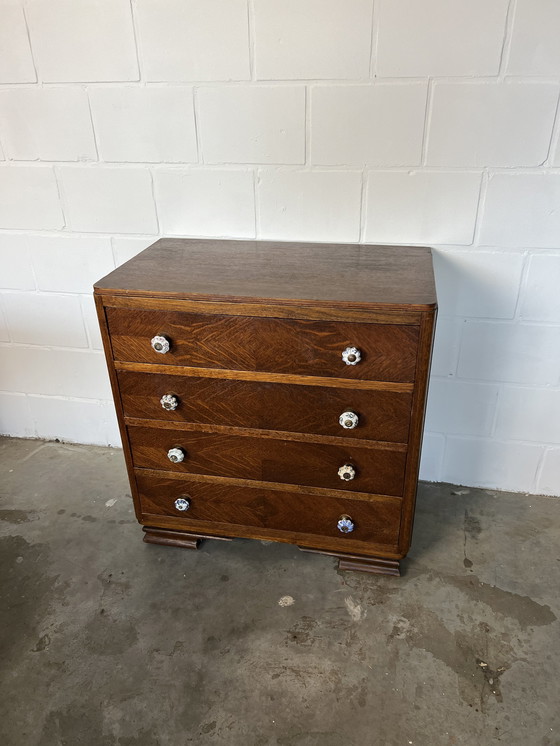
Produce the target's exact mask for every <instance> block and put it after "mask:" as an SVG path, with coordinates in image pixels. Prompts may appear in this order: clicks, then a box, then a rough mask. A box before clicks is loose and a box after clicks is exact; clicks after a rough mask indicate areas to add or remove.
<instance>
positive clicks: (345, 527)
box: [336, 515, 354, 534]
mask: <svg viewBox="0 0 560 746" xmlns="http://www.w3.org/2000/svg"><path fill="white" fill-rule="evenodd" d="M336 527H337V528H338V530H339V531H341V532H342V533H343V534H349V533H350V531H353V530H354V521H353V520H352V519H351V518H350V516H349V515H341V516H340V519H339V521H338V523H337V524H336Z"/></svg>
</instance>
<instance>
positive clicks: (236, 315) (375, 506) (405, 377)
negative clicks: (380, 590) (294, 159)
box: [95, 239, 436, 575]
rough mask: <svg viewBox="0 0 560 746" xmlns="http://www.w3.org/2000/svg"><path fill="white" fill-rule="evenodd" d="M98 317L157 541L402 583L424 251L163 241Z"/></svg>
mask: <svg viewBox="0 0 560 746" xmlns="http://www.w3.org/2000/svg"><path fill="white" fill-rule="evenodd" d="M95 299H96V304H97V310H98V315H99V323H100V326H101V332H102V336H103V344H104V348H105V355H106V358H107V365H108V367H109V373H110V377H111V385H112V387H113V394H114V398H115V405H116V409H117V415H118V420H119V426H120V430H121V435H122V439H123V446H124V454H125V459H126V464H127V468H128V474H129V478H130V484H131V489H132V495H133V498H134V505H135V510H136V515H137V518H138V520H139V522H140V523H141V524H143V526H144V532H145V535H144V540H145V541H148V542H152V543H160V544H169V545H173V546H185V547H190V548H196V547H197V546H198V544H199V542H200V540H201V539H204V538H216V539H231V538H232V537H238V536H242V537H248V538H255V539H273V540H275V541H284V542H290V543H293V544H297V545H298V546H299V547H300V548H301V549H304V550H306V551H315V552H322V553H325V554H332V555H335V556H337V557H339V558H340V567H341V568H342V569H354V570H364V571H367V572H375V573H386V574H394V575H396V574H399V560H400V559H401V558H402V557H404V556H405V555H406V553H407V551H408V549H409V546H410V541H411V534H412V523H413V517H414V504H415V498H416V487H417V478H418V464H419V458H420V444H421V439H422V425H423V418H424V408H425V402H426V392H427V382H428V374H429V366H430V355H431V347H432V338H433V331H434V322H435V316H436V296H435V289H434V280H433V271H432V259H431V252H430V249H424V248H413V247H410V248H408V247H386V246H361V245H360V246H357V245H331V244H329V245H322V244H295V243H278V242H274V243H273V242H265V241H262V242H260V241H259V242H255V241H216V240H196V239H161V240H159V241H157V242H156V243H155V244H154V245H153V246H151V247H150V248H148V249H146V250H145V251H144V252H142V253H141V254H139V255H138V256H137V257H135V258H134V259H132V260H131V261H129V262H127V263H126V264H124V265H123V266H122V267H120V268H119V269H117V270H115V271H114V272H112V273H111V274H110V275H108V276H107V277H105V278H104V279H103V280H100V281H99V282H98V283H97V284H96V285H95Z"/></svg>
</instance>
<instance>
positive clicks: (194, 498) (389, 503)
mask: <svg viewBox="0 0 560 746" xmlns="http://www.w3.org/2000/svg"><path fill="white" fill-rule="evenodd" d="M136 477H137V487H138V493H139V497H140V506H141V513H142V520H143V522H145V523H149V522H150V518H151V519H152V520H153V518H154V516H157V517H163V516H165V517H171V518H176V519H177V528H183V529H185V530H190V531H195V532H196V531H201V530H203V529H204V526H202V527H201V526H200V523H201V522H202V523H203V524H208V523H211V524H229V525H233V526H246V527H253V528H261V529H270V530H275V531H286V532H290V533H292V534H293V533H296V534H315V535H318V536H322V537H330V538H333V539H340V542H341V544H342V545H344V544H345V543H347V542H353V543H355V542H360V541H363V542H371V543H376V544H387V545H390V546H395V545H396V544H397V542H398V536H399V524H400V514H401V505H400V501H399V500H397V499H394V498H381V497H378V498H376V497H371V498H370V499H369V500H367V501H366V500H352V499H351V498H344V497H342V498H336V497H323V496H320V497H319V496H317V495H307V494H305V493H303V494H302V493H298V492H290V491H289V490H286V491H283V490H282V491H276V490H267V489H262V488H260V487H257V488H253V487H251V488H247V487H245V486H243V487H238V486H235V485H224V484H212V483H208V482H197V481H194V480H188V479H167V478H165V477H161V478H160V477H153V476H149V475H144V474H142V472H141V471H137V472H136ZM181 499H182V500H186V501H188V508H187V510H178V509H177V508H176V507H175V500H181ZM180 505H181V506H183V507H185V503H184V502H183V503H180ZM342 516H348V517H349V518H350V520H351V521H352V523H353V526H354V527H353V530H352V531H351V532H349V533H342V532H341V531H340V530H339V529H338V526H337V524H338V521H339V520H340V519H341V517H342ZM223 531H224V533H225V534H226V535H227V527H226V528H224V529H223ZM340 548H341V550H343V549H344V547H343V546H341V547H340Z"/></svg>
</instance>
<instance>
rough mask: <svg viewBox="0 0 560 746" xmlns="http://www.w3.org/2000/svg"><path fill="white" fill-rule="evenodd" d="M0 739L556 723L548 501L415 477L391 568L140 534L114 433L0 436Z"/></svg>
mask: <svg viewBox="0 0 560 746" xmlns="http://www.w3.org/2000/svg"><path fill="white" fill-rule="evenodd" d="M0 475H1V476H0V480H1V482H0V494H1V503H0V518H1V519H2V520H1V522H0V547H1V568H2V570H1V576H0V580H1V598H0V634H1V642H0V646H1V649H0V667H1V671H0V677H1V682H0V703H1V704H0V710H1V713H0V744H2V746H12V745H17V746H20V744H23V745H25V746H54V745H55V744H56V745H59V744H60V745H65V746H66V745H68V746H74V745H75V744H86V745H87V746H117V745H118V746H156V745H158V746H159V745H161V746H181V745H182V744H191V743H192V744H202V745H203V746H204V745H205V744H227V745H228V746H229V745H231V746H237V745H238V744H239V745H241V744H242V745H243V746H266V745H268V744H271V745H273V744H274V745H278V746H342V745H344V746H370V745H371V746H401V745H402V746H408V745H410V744H413V745H414V746H440V745H443V744H445V745H446V746H448V745H449V746H452V745H453V746H457V745H462V744H467V745H468V746H474V745H484V744H494V743H503V744H509V745H510V746H511V745H517V744H523V746H537V745H538V746H552V745H558V744H560V622H559V620H558V617H560V598H559V588H560V583H559V581H560V500H557V499H554V498H545V497H527V496H524V495H514V494H506V493H495V492H490V491H486V490H474V489H470V490H468V489H465V488H462V489H460V488H457V487H453V486H452V485H437V486H434V485H427V484H424V485H421V486H420V491H419V499H418V510H417V519H416V527H415V535H414V542H413V549H412V551H411V554H410V557H409V559H408V560H407V561H406V562H405V563H404V571H405V574H404V576H403V577H402V578H400V579H399V578H390V577H376V576H370V575H365V574H361V573H353V572H345V573H340V572H338V571H337V569H336V562H335V560H333V559H332V558H329V557H324V556H321V555H313V554H304V553H302V552H299V551H298V550H297V549H296V548H295V547H291V546H289V545H282V544H272V543H264V542H258V541H253V542H252V541H245V540H237V541H234V542H231V543H226V542H218V541H215V542H212V541H207V542H205V543H204V544H203V546H202V548H201V549H200V550H199V551H198V552H193V551H189V550H184V549H175V548H165V547H159V546H151V545H147V544H144V543H142V541H141V538H142V534H141V530H140V527H139V526H138V525H137V524H136V521H135V519H134V514H133V512H132V505H131V500H130V497H129V491H128V485H127V482H126V476H125V470H124V464H123V458H122V453H121V452H120V451H118V450H113V449H109V448H95V447H86V446H71V445H64V444H60V443H43V442H41V441H30V440H15V439H6V438H4V439H1V440H0Z"/></svg>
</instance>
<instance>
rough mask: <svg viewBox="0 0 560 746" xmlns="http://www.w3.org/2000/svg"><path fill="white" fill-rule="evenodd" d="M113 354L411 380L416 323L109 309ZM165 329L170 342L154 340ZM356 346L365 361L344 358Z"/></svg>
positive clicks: (218, 365) (140, 359)
mask: <svg viewBox="0 0 560 746" xmlns="http://www.w3.org/2000/svg"><path fill="white" fill-rule="evenodd" d="M106 314H107V323H108V325H109V331H110V334H111V345H112V350H113V356H114V358H115V360H118V361H123V362H138V363H155V364H160V365H161V364H163V365H186V366H192V367H199V368H200V367H201V368H221V369H226V370H228V369H229V370H247V371H268V372H273V373H288V374H289V373H291V374H296V375H309V376H334V377H338V378H357V379H368V380H378V381H396V382H411V381H413V380H414V376H415V369H416V351H417V346H418V333H419V331H418V330H419V327H418V326H414V325H410V326H409V325H399V324H364V323H349V322H334V321H307V320H303V319H298V320H293V319H275V318H261V317H252V316H251V317H249V316H219V315H215V316H214V315H208V314H197V313H183V312H178V311H146V310H130V309H125V308H112V307H109V308H106ZM156 336H165V337H166V338H167V339H168V340H169V343H170V349H169V351H168V352H166V353H165V354H162V353H158V352H156V351H155V350H154V349H152V346H151V343H150V342H151V340H152V339H153V338H154V337H156ZM352 347H356V348H358V349H359V351H360V354H361V360H360V361H359V362H358V363H357V364H355V365H349V364H346V363H345V362H344V361H343V359H342V353H343V352H344V350H345V349H347V348H352Z"/></svg>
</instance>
